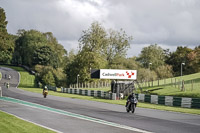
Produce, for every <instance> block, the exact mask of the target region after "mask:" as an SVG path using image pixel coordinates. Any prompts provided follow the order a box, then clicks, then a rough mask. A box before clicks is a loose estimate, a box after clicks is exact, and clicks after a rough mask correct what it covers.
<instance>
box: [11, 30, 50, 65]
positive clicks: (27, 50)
mask: <svg viewBox="0 0 200 133" xmlns="http://www.w3.org/2000/svg"><path fill="white" fill-rule="evenodd" d="M18 34H19V38H18V39H17V40H16V44H15V56H16V57H14V58H15V59H14V60H15V61H16V63H17V64H20V63H22V64H23V65H27V66H30V67H32V66H33V65H34V63H33V60H32V59H33V58H32V57H33V55H34V52H35V50H36V49H38V48H39V47H41V46H47V40H46V38H45V36H44V35H43V34H42V33H41V32H39V31H36V30H30V31H25V30H20V31H19V32H18Z"/></svg>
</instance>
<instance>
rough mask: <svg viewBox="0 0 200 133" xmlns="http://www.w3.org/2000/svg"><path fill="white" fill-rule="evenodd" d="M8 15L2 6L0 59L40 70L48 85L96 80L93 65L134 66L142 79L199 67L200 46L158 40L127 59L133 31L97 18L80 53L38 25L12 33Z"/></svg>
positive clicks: (40, 79)
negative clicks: (105, 24) (162, 43)
mask: <svg viewBox="0 0 200 133" xmlns="http://www.w3.org/2000/svg"><path fill="white" fill-rule="evenodd" d="M7 24H8V22H7V21H6V14H5V11H4V9H3V8H0V63H4V64H16V65H25V66H28V67H30V68H31V69H32V70H34V71H35V72H36V80H37V81H36V82H37V83H39V82H40V83H42V84H43V85H45V84H49V85H53V86H69V85H70V84H74V83H76V82H77V75H79V81H80V82H92V81H94V79H91V78H90V71H91V69H132V70H133V69H134V70H138V77H137V78H138V80H146V81H150V80H156V79H163V78H168V77H173V76H180V73H181V72H180V71H181V70H180V68H181V64H182V63H185V66H184V67H183V74H191V73H196V72H200V45H199V46H197V47H195V48H194V49H190V48H188V47H182V46H180V47H177V49H176V51H174V52H170V51H169V49H162V48H161V47H160V46H159V45H157V44H152V45H150V46H147V47H144V48H143V49H142V51H141V53H140V54H139V55H138V56H134V57H131V58H127V57H126V54H127V50H128V49H129V48H130V42H131V40H133V37H132V36H128V35H127V34H126V32H125V31H124V30H123V29H120V30H119V31H117V30H113V29H105V28H104V27H103V26H102V25H101V24H100V23H99V22H93V23H92V24H91V25H90V27H89V28H88V29H87V30H83V32H82V35H81V37H80V39H79V40H78V42H79V49H78V52H74V50H71V51H66V50H65V49H64V47H63V46H62V45H61V44H59V43H58V41H57V39H56V37H54V36H53V33H51V32H46V33H42V32H40V31H37V30H23V29H20V30H18V32H17V34H16V35H11V34H9V33H8V32H7Z"/></svg>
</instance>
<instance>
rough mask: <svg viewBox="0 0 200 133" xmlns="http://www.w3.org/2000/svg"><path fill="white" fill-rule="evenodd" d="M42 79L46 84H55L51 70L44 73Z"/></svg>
mask: <svg viewBox="0 0 200 133" xmlns="http://www.w3.org/2000/svg"><path fill="white" fill-rule="evenodd" d="M42 81H43V84H44V85H51V86H55V79H54V76H53V74H52V72H51V71H48V72H47V73H46V74H44V76H43V77H42Z"/></svg>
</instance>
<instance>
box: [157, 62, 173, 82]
mask: <svg viewBox="0 0 200 133" xmlns="http://www.w3.org/2000/svg"><path fill="white" fill-rule="evenodd" d="M155 72H156V73H157V75H158V78H159V79H164V78H170V77H172V76H173V75H172V73H173V70H172V66H170V65H162V66H159V67H157V68H156V69H155Z"/></svg>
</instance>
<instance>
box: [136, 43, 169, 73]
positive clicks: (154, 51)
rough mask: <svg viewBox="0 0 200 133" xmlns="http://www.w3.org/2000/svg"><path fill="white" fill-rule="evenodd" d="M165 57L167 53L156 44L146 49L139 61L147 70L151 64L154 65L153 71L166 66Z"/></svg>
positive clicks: (143, 50)
mask: <svg viewBox="0 0 200 133" xmlns="http://www.w3.org/2000/svg"><path fill="white" fill-rule="evenodd" d="M165 57H166V55H165V51H164V50H163V49H162V48H161V47H160V46H158V45H157V44H155V45H150V46H148V47H144V48H143V49H142V51H141V54H140V55H139V57H138V59H137V61H139V62H140V63H141V64H142V65H143V67H145V68H149V67H150V66H149V63H152V65H151V69H153V70H155V69H156V68H157V67H159V66H162V65H164V64H165Z"/></svg>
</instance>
